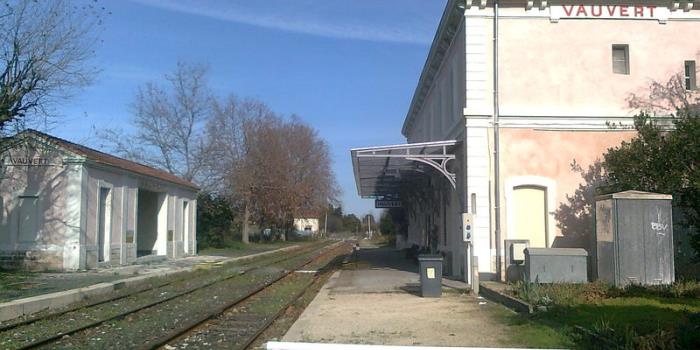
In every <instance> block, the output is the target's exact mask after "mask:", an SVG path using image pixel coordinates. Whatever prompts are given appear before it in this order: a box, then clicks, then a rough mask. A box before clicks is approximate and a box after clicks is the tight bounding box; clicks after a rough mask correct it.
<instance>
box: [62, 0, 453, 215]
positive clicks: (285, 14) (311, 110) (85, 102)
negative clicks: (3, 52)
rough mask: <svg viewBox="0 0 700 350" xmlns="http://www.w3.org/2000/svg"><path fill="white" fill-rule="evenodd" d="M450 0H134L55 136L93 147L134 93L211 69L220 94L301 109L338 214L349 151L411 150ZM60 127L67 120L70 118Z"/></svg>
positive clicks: (121, 12)
mask: <svg viewBox="0 0 700 350" xmlns="http://www.w3.org/2000/svg"><path fill="white" fill-rule="evenodd" d="M445 3H446V0H430V1H426V0H351V1H350V0H266V1H253V0H209V1H197V0H180V1H169V0H133V1H132V0H130V1H116V0H114V1H104V2H103V5H104V6H105V7H106V8H107V11H110V12H111V14H110V15H108V16H107V18H106V21H105V23H104V26H103V28H102V33H101V35H100V38H101V40H102V43H101V44H100V45H99V46H98V48H97V53H96V57H95V59H94V60H95V64H96V65H97V66H98V67H99V68H101V69H102V71H101V73H100V75H99V76H98V77H97V79H96V81H95V83H94V84H93V85H92V86H90V87H88V88H86V89H84V90H82V91H80V92H79V93H78V94H76V97H74V98H73V99H71V100H70V101H69V102H68V103H67V104H65V105H64V106H62V108H59V112H60V114H61V115H63V117H62V119H61V120H62V123H61V124H60V125H57V126H55V127H53V129H51V130H49V131H50V132H51V133H53V134H55V135H57V136H59V137H64V138H67V139H70V140H73V141H76V142H80V143H84V144H87V145H91V146H93V147H96V146H98V145H99V144H100V140H98V139H97V138H96V137H95V136H94V132H93V130H94V129H102V128H125V127H128V126H127V124H128V121H129V119H130V118H131V116H130V112H129V104H130V103H131V102H132V101H133V97H134V94H135V91H136V89H137V88H138V86H139V85H141V84H143V83H145V82H147V81H156V82H158V81H161V80H162V76H163V74H165V73H168V72H171V71H172V70H173V69H174V67H175V65H176V63H177V61H186V62H194V63H205V64H207V65H208V66H209V81H210V83H211V86H212V87H213V89H214V90H215V92H216V93H217V94H220V95H228V94H230V93H234V94H236V95H238V96H251V97H256V98H259V99H261V100H263V101H265V102H266V103H268V104H269V105H270V107H271V108H272V109H273V110H275V111H276V112H278V113H280V114H283V115H290V114H293V113H296V114H298V115H300V116H301V117H302V118H303V119H304V120H305V121H306V122H308V123H309V124H311V125H312V126H313V127H315V128H316V129H318V130H319V133H320V135H321V136H322V137H323V138H325V139H326V140H327V141H328V143H329V144H330V146H331V152H332V157H333V162H334V164H333V169H334V171H335V173H336V176H337V179H338V183H339V185H340V187H341V189H342V191H343V195H342V201H343V207H344V209H345V210H346V211H348V212H354V213H357V214H364V213H367V212H368V211H370V210H371V209H372V208H373V202H372V201H369V200H361V199H360V198H359V197H358V195H357V192H356V190H355V184H354V179H353V175H352V164H351V162H350V151H349V150H350V148H353V147H364V146H373V145H383V144H395V143H402V142H404V141H405V140H404V138H403V137H402V136H401V125H402V123H403V119H404V117H405V115H406V112H407V110H408V107H409V103H410V101H411V97H412V95H413V91H414V89H415V87H416V84H417V81H418V78H419V75H420V72H421V69H422V67H423V63H424V62H425V59H426V57H427V53H428V50H429V48H430V43H431V41H432V38H433V35H434V34H435V30H436V28H437V25H438V23H439V20H440V15H441V14H442V10H443V8H444V6H445ZM63 120H65V122H63Z"/></svg>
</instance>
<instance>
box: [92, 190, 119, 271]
mask: <svg viewBox="0 0 700 350" xmlns="http://www.w3.org/2000/svg"><path fill="white" fill-rule="evenodd" d="M103 188H108V189H109V194H108V195H107V201H108V202H109V211H110V213H109V224H108V226H107V227H108V228H109V232H105V237H104V240H105V241H104V242H102V245H103V247H102V249H103V252H104V257H103V258H104V260H103V262H109V260H110V258H111V257H112V248H111V247H112V231H113V230H112V228H113V227H112V226H113V219H114V185H113V184H112V183H110V182H107V181H105V180H102V179H98V180H97V188H96V189H97V191H95V192H96V193H95V195H96V198H95V202H94V203H95V204H96V205H97V207H96V208H95V213H97V215H98V216H99V210H100V193H101V192H102V189H103ZM106 205H107V204H105V206H106ZM88 212H89V210H88ZM106 217H107V213H105V218H106ZM99 234H100V219H99V217H97V218H95V244H97V241H98V237H99ZM99 260H100V257H99V253H98V256H97V262H98V263H100V261H99Z"/></svg>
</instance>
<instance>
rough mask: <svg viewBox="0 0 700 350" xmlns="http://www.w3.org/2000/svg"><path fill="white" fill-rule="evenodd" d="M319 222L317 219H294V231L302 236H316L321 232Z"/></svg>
mask: <svg viewBox="0 0 700 350" xmlns="http://www.w3.org/2000/svg"><path fill="white" fill-rule="evenodd" d="M319 227H320V226H319V220H318V218H317V217H303V218H295V219H294V230H295V231H297V233H298V234H300V235H311V236H315V235H317V234H318V232H319Z"/></svg>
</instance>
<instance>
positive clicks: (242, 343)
mask: <svg viewBox="0 0 700 350" xmlns="http://www.w3.org/2000/svg"><path fill="white" fill-rule="evenodd" d="M341 250H342V252H341V253H340V254H339V252H338V251H341ZM348 252H349V246H347V245H346V246H341V247H338V248H336V249H334V250H332V251H330V252H327V253H326V254H324V256H321V257H317V258H314V259H311V260H310V261H308V262H307V263H306V264H304V265H303V266H299V267H298V270H297V271H291V272H290V273H288V274H285V275H284V276H281V277H280V278H279V279H277V280H276V281H274V282H271V283H268V284H266V285H264V286H261V287H260V288H259V289H258V290H256V291H255V292H254V293H250V294H248V295H246V296H244V297H242V298H240V299H239V300H237V301H236V302H234V303H232V304H231V305H230V306H229V307H227V308H226V309H223V310H219V312H215V313H211V314H210V315H207V316H205V317H203V318H202V319H201V320H198V321H197V322H193V323H192V324H191V327H190V328H189V329H188V330H187V331H186V332H173V333H171V334H168V335H165V336H163V337H161V338H159V339H158V340H157V341H154V342H152V343H149V344H144V346H143V347H140V349H157V348H159V347H164V348H166V349H216V348H222V349H247V348H249V347H250V345H251V344H253V343H254V342H255V341H256V340H257V339H258V338H259V337H260V335H261V334H263V332H265V331H266V330H267V329H268V328H269V327H270V326H271V325H272V324H273V323H274V322H275V321H276V320H277V319H278V318H279V317H280V316H281V315H282V314H284V312H285V311H286V310H287V309H288V308H289V307H290V306H291V305H293V304H295V303H296V302H297V301H298V300H299V299H300V298H301V297H302V296H303V295H304V294H305V292H306V291H307V289H308V288H309V287H311V286H313V285H314V284H316V283H318V281H319V279H320V278H321V276H322V274H323V272H324V269H326V268H329V267H331V266H332V265H333V263H334V262H338V263H340V260H341V259H342V256H343V255H344V254H342V253H348ZM334 253H335V254H334ZM299 269H304V270H302V271H299Z"/></svg>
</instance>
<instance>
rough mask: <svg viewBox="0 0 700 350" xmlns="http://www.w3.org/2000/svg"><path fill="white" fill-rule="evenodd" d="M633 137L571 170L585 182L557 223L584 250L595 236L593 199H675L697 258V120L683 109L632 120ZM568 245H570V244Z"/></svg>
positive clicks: (699, 241) (699, 197) (699, 141)
mask: <svg viewBox="0 0 700 350" xmlns="http://www.w3.org/2000/svg"><path fill="white" fill-rule="evenodd" d="M634 128H635V130H636V131H637V135H636V136H635V137H634V138H632V139H631V140H630V141H626V142H623V143H622V144H621V145H619V146H617V147H613V148H610V149H608V151H607V152H606V153H605V154H604V155H603V158H602V159H601V160H600V161H598V162H596V163H594V164H592V165H591V166H590V167H589V168H588V169H586V170H584V169H582V168H581V167H580V166H579V165H578V164H576V163H575V162H574V164H573V165H572V167H573V170H574V171H578V172H579V173H581V176H582V177H583V179H584V182H583V183H582V184H581V185H579V187H578V189H576V191H575V192H574V194H573V195H570V196H569V195H567V201H566V203H562V204H561V205H560V207H559V208H558V209H557V211H556V212H555V214H554V215H555V217H556V219H557V222H558V223H557V225H558V226H559V228H560V229H561V230H562V233H563V234H564V236H565V237H567V238H570V239H573V241H572V242H573V244H576V245H577V246H581V244H583V245H584V246H587V244H589V243H590V238H591V237H592V234H593V232H594V225H595V223H594V222H593V215H594V208H593V203H594V202H595V195H597V194H602V193H613V192H619V191H625V190H639V191H648V192H657V193H667V194H671V195H673V205H674V210H680V211H681V213H682V215H681V216H682V217H683V218H684V220H683V221H682V222H681V223H680V224H681V225H682V226H683V228H684V229H685V230H687V231H688V232H691V233H693V232H694V234H691V239H690V244H691V246H692V247H693V250H694V251H695V252H696V254H695V255H696V257H697V258H700V254H698V253H700V235H699V234H698V233H697V232H698V228H700V213H699V212H698V210H700V117H698V115H697V114H694V112H692V111H688V110H686V111H682V112H680V113H678V115H677V116H675V117H673V118H670V119H669V118H652V117H651V116H649V115H648V114H644V113H642V114H640V115H638V116H636V117H635V122H634ZM570 243H571V242H570Z"/></svg>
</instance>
